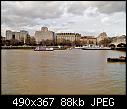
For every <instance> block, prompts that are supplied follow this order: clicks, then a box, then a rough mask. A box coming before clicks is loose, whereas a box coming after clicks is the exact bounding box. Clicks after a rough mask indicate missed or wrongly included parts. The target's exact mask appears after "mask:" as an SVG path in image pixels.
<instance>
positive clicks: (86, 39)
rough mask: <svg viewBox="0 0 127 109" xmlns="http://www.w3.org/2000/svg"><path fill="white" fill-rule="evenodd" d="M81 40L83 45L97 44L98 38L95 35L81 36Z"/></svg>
mask: <svg viewBox="0 0 127 109" xmlns="http://www.w3.org/2000/svg"><path fill="white" fill-rule="evenodd" d="M80 41H81V44H82V45H89V44H93V45H96V44H97V38H95V37H94V36H83V37H81V38H80Z"/></svg>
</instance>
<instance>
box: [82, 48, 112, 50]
mask: <svg viewBox="0 0 127 109" xmlns="http://www.w3.org/2000/svg"><path fill="white" fill-rule="evenodd" d="M82 50H111V48H110V47H84V48H82Z"/></svg>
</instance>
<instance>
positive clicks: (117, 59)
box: [107, 56, 126, 62]
mask: <svg viewBox="0 0 127 109" xmlns="http://www.w3.org/2000/svg"><path fill="white" fill-rule="evenodd" d="M107 61H108V62H126V57H125V56H120V57H119V58H107Z"/></svg>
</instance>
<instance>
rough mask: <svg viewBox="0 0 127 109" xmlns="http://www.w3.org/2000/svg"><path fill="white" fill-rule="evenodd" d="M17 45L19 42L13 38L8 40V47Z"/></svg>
mask: <svg viewBox="0 0 127 109" xmlns="http://www.w3.org/2000/svg"><path fill="white" fill-rule="evenodd" d="M18 44H19V40H17V39H14V38H12V39H10V45H12V46H17V45H18Z"/></svg>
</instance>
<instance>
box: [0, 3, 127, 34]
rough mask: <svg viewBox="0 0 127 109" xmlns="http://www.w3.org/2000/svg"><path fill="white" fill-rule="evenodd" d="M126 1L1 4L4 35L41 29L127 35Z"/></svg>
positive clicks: (32, 32) (31, 32) (2, 31)
mask: <svg viewBox="0 0 127 109" xmlns="http://www.w3.org/2000/svg"><path fill="white" fill-rule="evenodd" d="M125 6H126V2H125V1H94V2H93V1H78V2H77V1H11V2H10V1H2V3H1V33H2V36H5V31H6V30H14V31H19V30H27V31H28V32H29V33H30V35H31V36H34V33H35V31H37V30H39V29H40V27H42V26H46V27H48V28H49V29H50V30H52V31H54V32H72V33H73V32H76V33H80V34H82V35H94V36H97V35H98V34H99V33H101V32H103V31H105V32H106V33H107V34H108V36H117V35H126V10H125Z"/></svg>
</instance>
